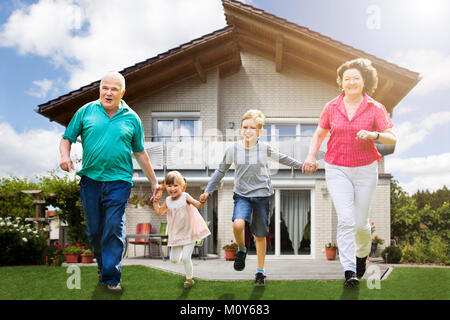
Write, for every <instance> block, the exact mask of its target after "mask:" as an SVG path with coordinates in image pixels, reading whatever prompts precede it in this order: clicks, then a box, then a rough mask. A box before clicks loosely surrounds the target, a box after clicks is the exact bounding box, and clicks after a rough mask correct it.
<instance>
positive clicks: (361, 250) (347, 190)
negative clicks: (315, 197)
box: [325, 161, 378, 272]
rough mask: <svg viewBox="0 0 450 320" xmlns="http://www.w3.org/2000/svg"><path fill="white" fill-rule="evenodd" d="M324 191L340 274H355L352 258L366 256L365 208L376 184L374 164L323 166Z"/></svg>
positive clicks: (368, 233) (368, 234) (367, 228)
mask: <svg viewBox="0 0 450 320" xmlns="http://www.w3.org/2000/svg"><path fill="white" fill-rule="evenodd" d="M325 179H326V182H327V188H328V191H329V193H330V195H331V199H332V200H333V204H334V207H335V208H336V212H337V217H338V225H337V246H338V248H339V259H340V261H341V265H342V267H343V268H344V271H353V272H356V258H355V256H356V257H359V258H363V257H366V256H367V255H368V254H369V253H370V246H371V228H370V222H369V208H370V202H371V200H372V197H373V194H374V191H375V188H376V186H377V183H378V162H377V161H374V162H372V163H371V164H369V165H366V166H361V167H351V168H349V167H342V166H336V165H333V164H329V163H325Z"/></svg>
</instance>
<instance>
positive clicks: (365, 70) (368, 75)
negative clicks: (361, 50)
mask: <svg viewBox="0 0 450 320" xmlns="http://www.w3.org/2000/svg"><path fill="white" fill-rule="evenodd" d="M348 69H357V70H358V71H359V72H360V73H361V76H362V78H363V81H364V88H363V91H364V92H365V93H367V94H368V95H371V94H372V93H374V92H375V89H376V88H377V86H378V74H377V70H376V69H375V68H374V67H373V66H372V61H370V60H369V59H365V58H358V59H354V60H349V61H346V62H344V63H343V64H342V65H340V66H339V68H338V69H337V79H336V82H337V84H338V85H339V88H342V77H343V75H344V72H345V71H346V70H348Z"/></svg>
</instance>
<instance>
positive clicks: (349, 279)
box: [344, 271, 359, 288]
mask: <svg viewBox="0 0 450 320" xmlns="http://www.w3.org/2000/svg"><path fill="white" fill-rule="evenodd" d="M358 284H359V280H358V278H357V277H356V273H355V272H353V271H345V282H344V285H345V286H346V287H349V288H350V287H354V286H357V285H358Z"/></svg>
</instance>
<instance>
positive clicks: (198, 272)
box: [123, 257, 392, 281]
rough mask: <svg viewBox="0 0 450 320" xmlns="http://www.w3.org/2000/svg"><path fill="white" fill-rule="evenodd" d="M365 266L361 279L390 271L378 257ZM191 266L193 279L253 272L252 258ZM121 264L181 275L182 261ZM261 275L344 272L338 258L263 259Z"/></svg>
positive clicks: (334, 275)
mask: <svg viewBox="0 0 450 320" xmlns="http://www.w3.org/2000/svg"><path fill="white" fill-rule="evenodd" d="M371 259H372V260H371V262H370V263H369V264H368V265H367V272H366V274H365V275H364V278H366V279H367V278H369V277H370V278H372V279H373V278H375V276H377V279H380V278H381V279H382V280H384V279H386V278H387V276H388V275H389V274H390V272H391V271H392V266H391V265H387V264H384V263H383V262H382V260H381V258H371ZM192 262H193V265H194V278H197V279H205V280H228V281H232V280H249V279H253V278H254V276H255V273H256V259H252V258H247V260H246V267H245V270H243V271H240V272H238V271H235V270H234V269H233V261H226V260H225V259H224V258H221V259H219V258H216V259H207V260H200V259H197V258H195V257H193V259H192ZM123 265H125V266H126V265H144V266H148V267H152V268H155V269H159V270H162V271H167V272H172V273H174V274H179V275H184V267H183V264H182V263H179V264H173V263H171V262H170V261H169V260H168V259H166V260H165V261H163V260H162V259H155V258H148V257H147V258H144V257H128V258H126V259H124V260H123ZM265 274H266V275H267V280H343V279H344V271H343V270H342V266H341V264H340V262H339V260H338V259H336V260H333V261H326V260H323V261H314V260H289V259H283V260H266V262H265Z"/></svg>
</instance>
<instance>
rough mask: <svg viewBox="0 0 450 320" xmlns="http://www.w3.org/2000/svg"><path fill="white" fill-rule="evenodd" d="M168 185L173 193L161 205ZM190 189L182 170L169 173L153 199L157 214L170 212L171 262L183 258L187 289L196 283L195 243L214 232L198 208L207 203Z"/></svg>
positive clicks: (169, 242)
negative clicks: (193, 262)
mask: <svg viewBox="0 0 450 320" xmlns="http://www.w3.org/2000/svg"><path fill="white" fill-rule="evenodd" d="M163 188H166V191H167V193H168V194H169V196H168V197H167V198H166V200H165V201H164V202H163V204H162V205H161V206H160V205H159V201H160V200H161V196H162V190H163ZM185 190H186V179H185V178H184V177H183V176H182V175H181V173H180V172H178V171H171V172H169V173H167V175H166V176H165V178H164V182H163V184H162V186H161V187H160V189H159V191H158V192H157V194H156V195H155V197H154V199H153V208H154V209H155V211H156V214H157V215H159V216H161V215H163V214H164V213H166V212H167V233H168V235H169V240H168V246H169V247H171V250H170V261H171V262H172V263H178V262H180V260H182V261H183V264H184V270H185V272H186V282H185V283H184V287H185V288H190V287H192V286H193V285H194V280H193V279H192V276H193V267H192V260H191V256H192V251H193V250H194V246H195V242H196V241H197V240H200V239H203V238H205V237H207V236H209V235H210V234H211V232H210V231H209V229H208V227H207V225H206V223H205V220H203V218H202V216H201V215H200V213H199V212H198V210H197V209H200V208H203V206H204V205H205V204H204V203H200V202H199V201H197V200H194V199H193V198H192V197H191V196H190V195H189V194H187V193H186V192H184V191H185Z"/></svg>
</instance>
